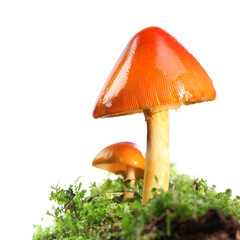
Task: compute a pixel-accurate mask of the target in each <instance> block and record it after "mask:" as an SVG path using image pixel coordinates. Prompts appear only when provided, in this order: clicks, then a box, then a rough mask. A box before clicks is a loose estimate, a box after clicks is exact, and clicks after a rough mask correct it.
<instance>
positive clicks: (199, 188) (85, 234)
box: [33, 166, 240, 240]
mask: <svg viewBox="0 0 240 240" xmlns="http://www.w3.org/2000/svg"><path fill="white" fill-rule="evenodd" d="M142 186H143V181H142V180H138V181H137V183H136V186H135V187H134V188H132V187H130V186H129V185H128V186H127V187H128V188H129V191H135V193H136V194H135V195H136V197H135V198H134V199H128V200H125V201H123V196H122V192H123V191H124V190H125V188H126V186H125V185H124V183H123V178H121V177H119V178H118V179H117V180H114V181H113V180H110V179H106V180H104V182H103V184H102V185H101V186H100V187H97V186H96V183H93V184H92V185H91V186H90V196H86V192H87V191H86V190H85V189H82V184H81V182H80V181H79V180H78V181H76V182H75V183H74V184H73V185H70V186H69V188H68V189H66V190H64V189H62V188H60V187H58V186H56V187H53V190H52V192H51V196H50V200H51V201H53V202H55V204H54V206H53V209H52V211H48V212H47V214H48V215H51V216H52V217H53V225H52V226H50V227H46V228H43V227H41V226H40V225H35V226H34V227H35V233H34V235H33V239H34V240H40V239H44V240H48V239H49V240H52V239H59V240H60V239H67V240H83V239H84V240H86V239H89V240H91V239H119V240H120V239H126V240H133V239H134V240H138V239H139V240H141V239H146V240H147V239H165V237H166V236H169V235H170V234H171V228H172V226H173V225H174V224H176V223H179V222H181V221H184V220H186V219H191V218H193V217H196V216H200V215H203V214H205V213H206V211H207V210H208V209H218V210H221V211H222V212H224V213H225V214H232V215H234V216H236V217H237V218H238V219H239V220H240V197H238V196H237V197H236V198H232V192H231V190H230V189H227V190H226V191H225V192H220V193H217V192H216V190H215V186H212V187H209V186H207V184H206V181H204V180H202V179H195V180H193V179H192V178H191V177H189V176H187V175H184V174H182V175H180V174H178V173H177V172H176V169H175V167H174V166H172V167H171V178H170V190H169V191H168V192H164V191H162V190H158V189H153V193H154V198H153V199H151V200H150V201H149V204H148V205H146V206H142V205H141V197H142ZM130 188H131V189H130ZM154 222H158V226H159V227H158V228H157V229H156V228H155V229H154V228H151V227H149V226H151V224H153V223H154ZM149 229H150V231H149Z"/></svg>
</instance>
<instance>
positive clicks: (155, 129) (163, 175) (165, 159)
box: [142, 109, 170, 204]
mask: <svg viewBox="0 0 240 240" xmlns="http://www.w3.org/2000/svg"><path fill="white" fill-rule="evenodd" d="M144 115H145V119H146V122H147V151H146V159H145V170H144V185H143V198H142V204H147V202H148V200H149V199H150V198H152V189H153V188H162V189H163V190H165V191H167V190H168V185H169V171H170V162H169V120H168V110H165V111H156V110H152V109H147V110H144Z"/></svg>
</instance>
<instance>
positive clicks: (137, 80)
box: [93, 27, 216, 118]
mask: <svg viewBox="0 0 240 240" xmlns="http://www.w3.org/2000/svg"><path fill="white" fill-rule="evenodd" d="M215 97H216V92H215V89H214V87H213V84H212V81H211V79H210V78H209V76H208V75H207V73H206V72H205V70H204V69H203V68H202V66H201V65H200V64H199V62H198V61H197V60H196V59H195V58H194V57H193V56H192V55H191V54H190V53H189V52H188V51H187V50H186V49H185V48H184V47H183V46H182V45H181V44H180V43H179V42H178V41H177V40H176V39H175V38H173V37H172V36H171V35H170V34H168V33H167V32H165V31H164V30H163V29H161V28H158V27H150V28H146V29H143V30H142V31H140V32H139V33H137V34H136V35H135V36H134V37H133V38H132V39H131V40H130V42H129V43H128V45H127V46H126V48H125V49H124V51H123V53H122V54H121V56H120V58H119V59H118V61H117V63H116V64H115V66H114V68H113V70H112V72H111V74H110V76H109V78H108V80H107V82H106V84H105V86H104V87H103V89H102V91H101V93H100V95H99V97H98V99H97V103H96V106H95V109H94V111H93V117H94V118H99V117H112V116H119V115H127V114H133V113H136V112H142V110H143V109H150V108H160V110H166V109H171V108H174V109H177V108H179V107H180V106H181V105H183V104H185V105H188V104H191V103H196V102H203V101H210V100H214V99H215Z"/></svg>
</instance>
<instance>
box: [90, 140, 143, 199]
mask: <svg viewBox="0 0 240 240" xmlns="http://www.w3.org/2000/svg"><path fill="white" fill-rule="evenodd" d="M92 165H93V166H94V167H96V168H100V169H103V170H107V171H108V172H111V173H115V174H122V173H125V174H126V178H125V181H126V182H129V183H130V184H131V185H134V184H135V182H136V178H143V175H144V165H145V159H144V157H143V155H142V153H141V151H140V150H139V149H138V147H137V145H136V144H134V143H131V142H119V143H115V144H112V145H109V146H108V147H106V148H104V149H103V150H102V151H100V152H99V153H98V154H97V156H96V157H95V158H94V160H93V162H92ZM133 196H134V193H133V192H127V191H125V193H124V199H127V198H133Z"/></svg>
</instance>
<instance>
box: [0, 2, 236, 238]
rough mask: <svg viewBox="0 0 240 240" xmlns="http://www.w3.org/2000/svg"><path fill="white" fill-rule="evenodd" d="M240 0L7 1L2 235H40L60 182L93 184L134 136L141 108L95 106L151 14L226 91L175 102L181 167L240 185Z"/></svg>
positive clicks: (175, 143) (141, 139) (1, 97)
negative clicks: (126, 111)
mask: <svg viewBox="0 0 240 240" xmlns="http://www.w3.org/2000/svg"><path fill="white" fill-rule="evenodd" d="M239 12H240V6H239V5H238V1H219V0H218V1H209V0H208V1H204V0H201V1H192V0H191V1H160V0H158V1H140V0H138V1H135V0H131V1H130V0H128V1H125V0H121V1H112V0H111V1H110V0H109V1H104V0H101V1H80V0H78V1H61V0H57V1H51V0H47V1H45V0H41V1H1V2H0V161H1V162H0V164H1V165H0V208H1V213H0V218H1V221H2V223H1V227H0V228H1V233H0V238H1V239H5V240H6V239H31V236H32V233H33V227H32V224H33V223H34V224H38V223H40V219H41V218H42V217H43V218H44V219H45V221H49V219H48V218H47V217H45V212H46V210H47V209H49V208H50V206H51V204H50V201H49V196H50V192H51V188H50V186H51V185H53V184H55V185H56V184H58V183H59V184H60V185H61V186H64V187H67V186H68V185H69V184H71V183H73V181H74V180H76V179H77V177H78V176H83V181H84V185H85V186H88V184H89V182H93V181H99V180H100V179H102V178H103V177H105V176H106V172H104V171H101V170H98V169H94V168H93V167H92V166H91V162H92V160H93V158H94V157H95V155H96V154H97V153H98V152H99V151H100V150H101V149H102V148H104V147H106V146H107V145H109V144H112V143H115V142H119V141H133V142H135V143H137V144H138V145H139V146H140V148H141V149H142V151H143V152H145V147H146V126H145V121H144V117H143V115H142V114H135V115H132V116H124V117H118V118H108V119H97V120H96V119H93V118H92V110H93V107H94V104H95V101H96V99H97V97H98V94H99V93H100V90H101V89H102V87H103V85H104V83H105V81H106V79H107V77H108V75H109V73H110V71H111V69H112V68H113V66H114V64H115V62H116V61H117V59H118V57H119V56H120V54H121V52H122V50H123V48H124V47H125V45H126V44H127V42H128V41H129V40H130V38H131V37H132V36H133V35H134V34H135V33H136V32H138V31H140V30H141V29H143V28H145V27H149V26H159V27H162V28H163V29H165V30H166V31H168V32H169V33H170V34H172V35H173V36H175V37H176V38H177V39H178V41H179V42H181V43H182V44H183V45H184V46H185V47H186V48H187V49H188V50H189V51H190V52H191V53H192V54H193V55H194V56H195V57H196V58H197V60H198V61H199V62H200V63H201V65H202V66H203V67H204V68H205V70H206V71H207V73H208V74H209V76H210V77H211V78H212V80H213V83H214V86H215V88H216V91H217V100H216V101H213V102H209V103H202V104H196V105H193V106H187V107H182V108H180V109H179V110H177V111H174V110H172V111H171V112H170V154H171V155H170V157H171V161H172V162H175V163H176V164H177V168H178V170H179V171H180V172H184V173H188V174H191V175H192V176H195V177H203V178H204V179H207V180H208V183H209V184H216V185H217V187H218V188H217V189H218V190H219V191H221V190H225V189H226V188H228V187H230V188H232V189H233V192H234V194H239V195H240V188H239V181H240V176H239V161H240V153H239V147H240V146H239V145H240V144H239V142H240V141H239V135H240V127H239V123H240V117H239V116H240V115H239V113H238V111H239V91H240V90H239V87H240V84H239V82H240V76H239V70H240V58H239V56H240V46H239V43H240V35H239V32H240V14H239Z"/></svg>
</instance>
